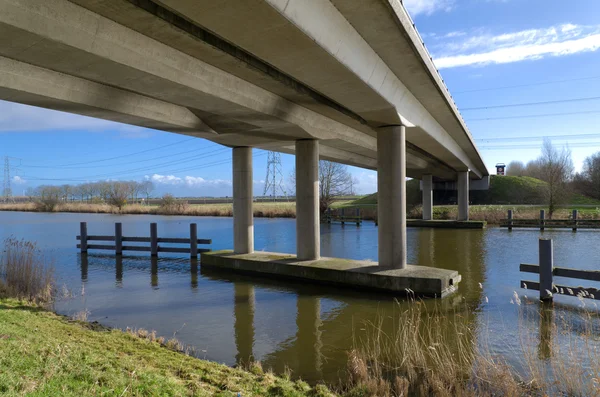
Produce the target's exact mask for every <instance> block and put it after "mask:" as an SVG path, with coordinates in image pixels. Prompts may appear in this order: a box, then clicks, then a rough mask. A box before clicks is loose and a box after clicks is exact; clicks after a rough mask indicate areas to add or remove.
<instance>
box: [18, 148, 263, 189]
mask: <svg viewBox="0 0 600 397" xmlns="http://www.w3.org/2000/svg"><path fill="white" fill-rule="evenodd" d="M266 154H267V153H266V152H263V153H258V154H255V155H253V156H252V157H253V158H257V157H261V156H264V155H266ZM227 163H231V158H226V159H224V160H218V161H215V162H212V163H207V164H200V165H196V166H191V167H186V168H179V169H171V170H160V171H155V172H162V173H176V172H184V171H192V170H199V169H203V168H210V167H214V166H216V165H223V164H227ZM123 176H124V175H123ZM144 176H145V174H138V175H134V176H128V178H132V179H136V178H142V177H144ZM23 178H25V179H27V180H30V181H64V182H89V181H90V177H87V178H85V177H78V178H73V179H68V178H41V177H37V176H30V175H27V176H23ZM99 179H102V178H99Z"/></svg>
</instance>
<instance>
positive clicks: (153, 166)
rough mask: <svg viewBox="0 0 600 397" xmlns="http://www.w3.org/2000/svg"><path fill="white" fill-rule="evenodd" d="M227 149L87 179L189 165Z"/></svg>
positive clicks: (97, 175)
mask: <svg viewBox="0 0 600 397" xmlns="http://www.w3.org/2000/svg"><path fill="white" fill-rule="evenodd" d="M227 150H228V149H227V148H223V149H217V150H213V151H211V152H208V153H206V154H204V155H201V156H190V157H185V158H182V159H178V160H174V161H167V162H164V163H159V164H154V165H152V166H144V167H138V168H133V169H129V170H123V171H117V172H109V173H102V174H96V175H89V176H87V177H86V178H88V179H89V178H106V177H112V176H119V175H125V174H131V173H133V172H138V171H148V170H152V169H155V168H156V167H161V166H165V165H173V164H183V163H189V162H190V160H191V161H194V160H199V159H202V158H206V157H212V156H216V155H218V154H221V153H223V152H225V151H227Z"/></svg>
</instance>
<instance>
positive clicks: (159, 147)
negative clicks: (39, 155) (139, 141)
mask: <svg viewBox="0 0 600 397" xmlns="http://www.w3.org/2000/svg"><path fill="white" fill-rule="evenodd" d="M194 139H198V138H196V137H193V138H189V139H184V140H182V141H178V142H174V143H170V144H168V145H162V146H157V147H155V148H151V149H146V150H142V151H139V152H133V153H128V154H123V155H121V156H115V157H109V158H105V159H100V160H87V161H83V162H80V163H71V164H63V165H59V166H57V167H69V166H73V165H86V164H91V163H100V162H103V161H110V160H116V159H121V158H125V157H131V156H135V155H137V154H142V153H148V152H152V151H154V150H160V149H164V148H167V147H170V146H175V145H180V144H182V143H185V142H189V141H191V140H194ZM29 167H32V166H29ZM44 167H45V166H44Z"/></svg>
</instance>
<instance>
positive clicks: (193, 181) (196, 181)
mask: <svg viewBox="0 0 600 397" xmlns="http://www.w3.org/2000/svg"><path fill="white" fill-rule="evenodd" d="M144 179H146V180H150V181H152V182H154V183H156V184H160V185H175V186H177V185H181V186H186V187H204V186H213V187H214V186H223V187H228V186H231V181H229V180H226V179H204V178H202V177H199V176H184V177H183V178H180V177H178V176H175V175H160V174H153V175H151V176H150V175H146V176H145V177H144Z"/></svg>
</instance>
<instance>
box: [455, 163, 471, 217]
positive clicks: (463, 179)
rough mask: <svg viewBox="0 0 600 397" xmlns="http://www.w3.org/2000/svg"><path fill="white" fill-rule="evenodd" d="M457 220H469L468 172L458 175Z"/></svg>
mask: <svg viewBox="0 0 600 397" xmlns="http://www.w3.org/2000/svg"><path fill="white" fill-rule="evenodd" d="M457 185H458V186H457V188H458V220H459V221H468V220H469V171H464V172H459V173H458V183H457Z"/></svg>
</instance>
